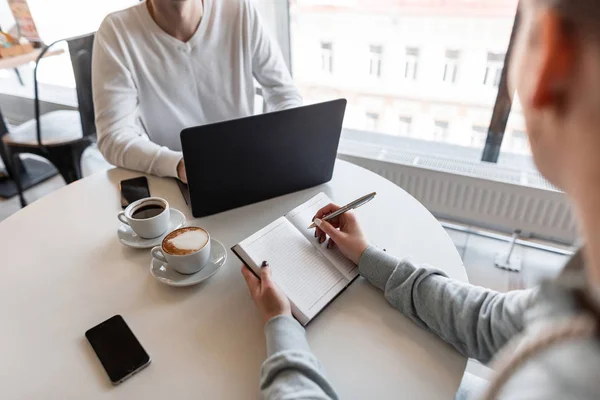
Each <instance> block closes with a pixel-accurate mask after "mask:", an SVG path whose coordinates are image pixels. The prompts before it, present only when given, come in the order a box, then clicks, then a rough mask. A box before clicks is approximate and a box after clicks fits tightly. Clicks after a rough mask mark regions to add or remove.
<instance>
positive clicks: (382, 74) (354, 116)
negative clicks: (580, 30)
mask: <svg viewBox="0 0 600 400" xmlns="http://www.w3.org/2000/svg"><path fill="white" fill-rule="evenodd" d="M517 2H518V1H517V0H362V1H361V0H354V1H351V0H344V1H342V0H338V1H333V0H329V1H327V0H292V1H291V2H290V16H291V28H290V29H291V44H292V72H293V75H294V79H295V80H296V82H297V84H298V85H299V88H300V90H301V92H302V94H303V96H304V99H305V102H306V103H313V102H319V101H324V100H329V99H332V98H337V97H344V98H347V99H348V108H347V111H346V119H345V126H346V128H352V129H356V130H363V131H373V132H378V133H383V134H387V135H393V136H400V137H409V138H414V139H419V140H427V141H435V142H443V143H448V144H453V145H458V146H461V147H465V148H477V149H482V148H483V146H484V144H485V140H486V137H487V132H488V126H489V124H490V119H491V116H492V110H493V106H494V102H495V100H496V95H497V89H498V84H499V82H500V77H501V73H502V68H503V65H504V58H505V55H506V51H507V48H508V43H509V41H510V34H511V30H512V26H513V23H514V18H515V13H516V8H517ZM519 110H520V107H518V105H517V106H516V107H515V111H514V112H513V113H512V114H513V115H512V116H511V119H510V121H509V126H508V127H507V130H506V133H505V139H504V142H503V145H502V150H503V151H505V152H510V153H515V154H528V153H529V147H528V144H527V140H526V137H525V127H524V124H523V118H522V115H521V114H520V111H519ZM478 154H479V155H480V154H481V152H478Z"/></svg>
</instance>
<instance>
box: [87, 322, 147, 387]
mask: <svg viewBox="0 0 600 400" xmlns="http://www.w3.org/2000/svg"><path fill="white" fill-rule="evenodd" d="M85 337H86V338H87V340H88V341H89V342H90V344H91V345H92V348H93V349H94V351H95V352H96V355H97V356H98V358H99V359H100V362H101V363H102V366H103V367H104V369H105V370H106V373H107V374H108V377H109V378H110V380H111V382H112V383H113V384H117V383H120V382H122V381H124V380H125V379H127V378H128V377H129V376H131V375H133V374H134V373H135V372H137V371H139V370H140V369H142V368H143V367H145V366H147V365H148V364H149V363H150V356H149V355H148V353H146V351H145V350H144V348H143V347H142V345H141V344H140V342H139V341H138V340H137V338H136V337H135V335H134V334H133V332H131V329H129V327H128V326H127V324H126V323H125V320H124V319H123V317H121V316H120V315H115V316H114V317H111V318H109V319H107V320H106V321H104V322H102V323H101V324H99V325H96V326H95V327H93V328H92V329H90V330H88V331H87V332H86V333H85Z"/></svg>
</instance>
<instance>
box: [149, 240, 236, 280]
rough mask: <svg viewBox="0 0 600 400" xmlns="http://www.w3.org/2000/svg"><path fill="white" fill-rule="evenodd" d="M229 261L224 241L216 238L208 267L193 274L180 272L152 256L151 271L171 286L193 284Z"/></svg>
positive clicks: (211, 241)
mask: <svg viewBox="0 0 600 400" xmlns="http://www.w3.org/2000/svg"><path fill="white" fill-rule="evenodd" d="M225 261H227V250H225V246H223V243H221V242H219V241H218V240H215V239H210V260H209V261H208V264H206V267H204V268H202V269H201V270H200V271H198V272H196V273H195V274H191V275H184V274H180V273H179V272H177V271H175V270H173V269H171V268H169V267H168V266H165V265H164V264H163V262H162V261H159V260H157V259H156V258H152V262H151V263H150V273H151V274H152V276H153V277H155V278H156V279H157V280H158V281H159V282H162V283H164V284H166V285H169V286H178V287H182V286H192V285H196V284H198V283H200V282H203V281H205V280H207V279H208V278H210V277H211V276H213V275H214V274H216V273H217V271H219V268H220V267H221V266H222V265H223V264H225Z"/></svg>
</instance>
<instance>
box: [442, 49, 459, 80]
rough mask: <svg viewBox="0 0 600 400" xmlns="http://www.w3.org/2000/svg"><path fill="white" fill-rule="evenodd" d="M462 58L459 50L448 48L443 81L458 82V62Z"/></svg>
mask: <svg viewBox="0 0 600 400" xmlns="http://www.w3.org/2000/svg"><path fill="white" fill-rule="evenodd" d="M459 60H460V51H459V50H446V64H445V65H444V77H443V81H444V82H448V83H456V79H457V77H458V62H459Z"/></svg>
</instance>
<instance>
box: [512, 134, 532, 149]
mask: <svg viewBox="0 0 600 400" xmlns="http://www.w3.org/2000/svg"><path fill="white" fill-rule="evenodd" d="M511 136H512V149H511V150H512V151H515V152H518V153H524V152H527V151H528V150H529V143H528V141H527V134H526V133H525V131H522V130H519V129H514V130H513V131H512V134H511Z"/></svg>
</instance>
